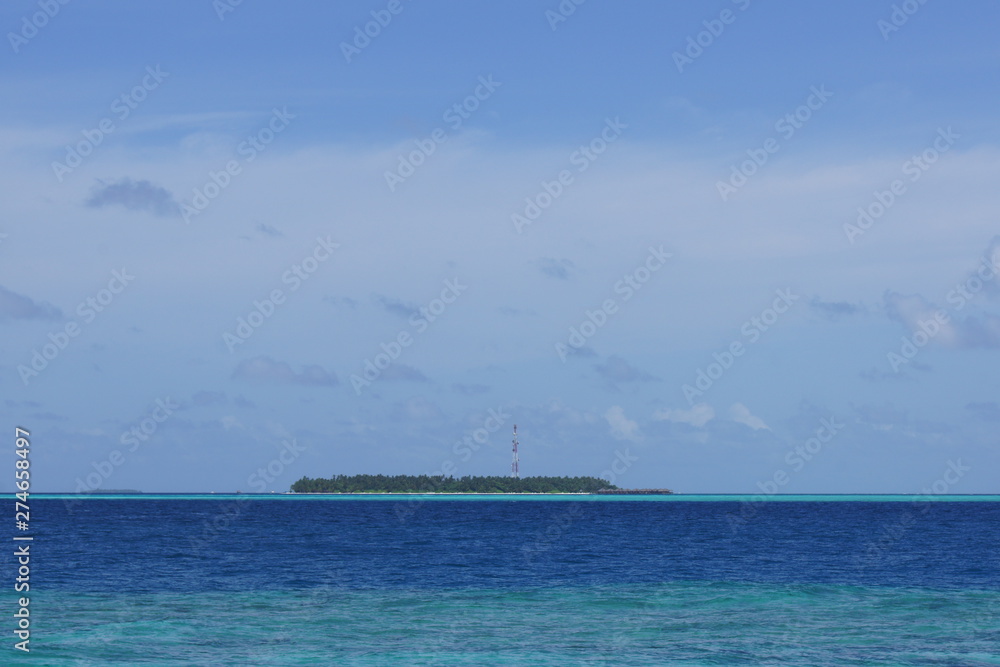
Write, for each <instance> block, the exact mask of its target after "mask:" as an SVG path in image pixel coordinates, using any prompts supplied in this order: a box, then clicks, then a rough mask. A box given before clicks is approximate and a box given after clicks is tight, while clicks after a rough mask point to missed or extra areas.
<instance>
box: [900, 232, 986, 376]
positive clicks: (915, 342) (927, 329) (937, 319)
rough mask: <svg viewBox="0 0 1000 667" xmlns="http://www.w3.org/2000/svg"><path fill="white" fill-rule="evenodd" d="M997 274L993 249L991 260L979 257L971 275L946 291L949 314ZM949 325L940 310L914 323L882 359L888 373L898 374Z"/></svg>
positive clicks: (960, 306)
mask: <svg viewBox="0 0 1000 667" xmlns="http://www.w3.org/2000/svg"><path fill="white" fill-rule="evenodd" d="M998 273H1000V248H998V249H996V250H994V252H993V255H992V257H985V256H984V257H981V258H980V261H979V265H978V266H977V267H976V268H975V269H974V270H973V272H972V274H971V275H969V276H968V277H967V278H966V279H965V280H964V281H962V282H960V283H958V284H957V285H955V288H954V289H952V290H950V291H949V292H948V294H947V295H946V297H945V299H946V300H947V302H948V303H949V304H951V305H952V306H953V308H952V311H953V313H952V314H957V313H958V312H959V311H961V310H962V309H963V308H965V306H966V305H967V304H968V303H969V302H970V301H971V300H972V299H973V298H975V296H976V294H978V293H979V292H981V291H982V290H983V289H984V288H985V287H986V283H988V282H989V281H991V280H995V279H996V276H997V274H998ZM950 322H951V315H949V314H948V313H947V312H946V311H945V310H943V309H938V310H936V311H935V312H934V314H933V317H928V318H926V319H919V320H917V327H916V328H915V329H914V330H913V332H912V333H911V334H910V335H909V336H903V337H902V338H901V344H900V347H899V352H888V353H886V360H887V361H888V362H889V366H891V367H892V370H893V371H894V372H896V373H898V372H899V369H900V368H902V367H903V365H904V364H908V363H910V362H911V361H913V359H914V357H916V356H917V354H919V353H920V350H922V349H923V348H924V347H926V346H927V345H928V344H929V343H930V342H931V341H932V340H934V339H935V338H936V337H937V336H938V335H939V334H940V333H941V332H942V331H945V330H946V328H947V325H948V324H949V323H950Z"/></svg>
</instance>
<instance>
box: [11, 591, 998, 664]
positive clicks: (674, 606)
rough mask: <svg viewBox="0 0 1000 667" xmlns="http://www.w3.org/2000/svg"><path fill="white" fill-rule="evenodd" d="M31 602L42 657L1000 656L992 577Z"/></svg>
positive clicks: (648, 660) (251, 660) (888, 660)
mask: <svg viewBox="0 0 1000 667" xmlns="http://www.w3.org/2000/svg"><path fill="white" fill-rule="evenodd" d="M35 604H36V605H37V608H38V609H39V610H40V611H39V612H38V617H37V619H36V622H37V632H38V636H40V637H44V640H43V641H42V642H40V644H39V648H38V649H36V651H35V652H34V653H33V654H32V658H33V660H32V661H31V664H36V665H38V664H74V665H103V664H110V663H117V664H144V663H146V661H151V662H153V663H155V664H193V665H213V664H215V665H308V664H317V665H359V666H360V665H624V666H628V665H668V664H669V665H738V664H757V665H997V664H1000V650H998V647H1000V593H998V592H996V591H963V590H931V589H919V588H882V587H867V588H866V587H854V586H817V585H805V586H777V585H760V584H736V583H728V582H682V583H670V584H653V585H642V586H610V587H579V588H576V587H573V588H558V589H535V590H530V591H517V590H514V591H511V590H490V589H486V590H476V591H463V590H445V591H420V590H395V591H356V590H349V591H345V590H340V589H336V588H317V589H313V590H308V591H288V592H275V591H266V592H245V593H235V594H234V593H207V594H201V593H189V594H176V593H164V594H147V595H113V594H110V595H94V594H77V595H59V596H54V595H51V594H47V595H39V596H38V597H37V600H36V603H35ZM23 664H28V662H27V661H26V662H24V663H23Z"/></svg>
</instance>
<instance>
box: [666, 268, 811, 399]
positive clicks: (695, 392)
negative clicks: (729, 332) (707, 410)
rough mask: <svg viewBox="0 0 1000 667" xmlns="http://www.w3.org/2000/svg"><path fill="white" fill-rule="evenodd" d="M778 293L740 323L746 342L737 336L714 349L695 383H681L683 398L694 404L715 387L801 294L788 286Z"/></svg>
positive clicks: (697, 375)
mask: <svg viewBox="0 0 1000 667" xmlns="http://www.w3.org/2000/svg"><path fill="white" fill-rule="evenodd" d="M774 293H775V294H776V295H777V296H776V298H775V299H774V301H773V302H772V303H771V306H770V307H768V308H765V309H764V310H762V311H761V312H760V314H759V315H755V316H754V317H751V318H750V319H749V320H747V321H746V322H744V323H743V325H742V326H741V327H740V333H741V334H742V335H743V338H745V339H746V341H747V344H746V345H745V344H744V343H743V340H742V339H739V338H737V339H736V340H734V341H733V342H731V343H730V344H729V345H728V346H727V347H726V349H725V350H723V351H722V352H713V353H712V358H713V359H715V361H713V362H711V363H709V364H708V366H707V367H706V368H704V369H702V368H699V369H698V371H697V373H696V374H695V380H694V384H693V385H692V384H685V385H684V386H682V387H681V391H683V392H684V398H686V399H687V401H688V405H689V406H690V407H694V404H695V400H696V399H699V398H700V397H702V396H704V395H705V392H706V391H708V390H709V389H711V388H712V385H714V384H715V383H716V382H717V381H718V380H719V378H721V377H722V376H723V375H725V373H726V371H728V370H729V369H730V368H732V367H733V364H734V363H736V359H737V358H739V357H742V356H743V355H744V354H745V353H746V351H747V345H752V344H754V343H756V342H757V341H759V340H760V338H761V336H763V335H764V333H765V332H766V331H768V330H769V329H770V328H771V327H772V326H774V324H775V323H776V322H777V321H778V319H779V318H780V317H781V316H782V315H783V314H785V313H787V312H788V311H789V309H790V308H791V307H792V305H793V304H794V303H795V302H796V301H798V300H799V295H798V294H792V291H791V290H790V289H788V288H785V289H783V290H780V289H779V290H775V292H774Z"/></svg>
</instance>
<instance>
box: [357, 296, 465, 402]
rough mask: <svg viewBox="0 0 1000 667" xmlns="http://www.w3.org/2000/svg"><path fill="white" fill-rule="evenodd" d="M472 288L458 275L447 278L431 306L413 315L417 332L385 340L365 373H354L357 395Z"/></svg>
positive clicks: (410, 323)
mask: <svg viewBox="0 0 1000 667" xmlns="http://www.w3.org/2000/svg"><path fill="white" fill-rule="evenodd" d="M468 287H469V286H468V285H463V284H462V283H461V282H459V279H458V278H455V279H454V280H445V281H444V289H442V290H441V294H440V295H439V296H438V297H437V298H435V299H431V301H430V302H428V303H427V305H425V306H420V308H419V309H418V312H417V313H414V314H413V315H411V316H410V319H409V325H410V327H411V328H412V329H413V332H414V333H412V334H411V333H410V332H409V331H408V330H406V329H403V330H402V331H400V332H399V333H398V334H397V335H396V337H395V338H393V339H392V340H390V341H389V342H388V343H381V344H380V345H379V347H380V348H381V349H382V351H381V352H379V353H378V354H376V355H375V356H374V358H372V359H365V361H364V370H363V371H362V372H361V375H358V374H357V373H354V374H353V375H351V386H352V387H354V393H355V395H357V396H360V395H361V390H362V389H365V388H367V387H370V386H371V384H372V383H373V382H375V380H377V379H378V378H379V377H380V376H381V375H382V372H383V371H385V369H387V368H388V367H389V366H391V365H392V362H394V361H396V360H397V359H399V357H400V355H402V353H403V350H405V349H406V348H408V347H409V346H411V345H413V341H414V340H415V337H414V336H419V335H420V334H422V333H423V332H425V331H427V329H428V327H430V325H431V324H432V323H434V322H436V321H437V320H438V319H439V318H440V317H441V316H442V315H443V314H444V313H445V311H447V310H448V306H450V305H451V304H453V303H455V301H457V300H458V297H459V296H461V294H462V293H463V292H464V291H465V290H466V289H468Z"/></svg>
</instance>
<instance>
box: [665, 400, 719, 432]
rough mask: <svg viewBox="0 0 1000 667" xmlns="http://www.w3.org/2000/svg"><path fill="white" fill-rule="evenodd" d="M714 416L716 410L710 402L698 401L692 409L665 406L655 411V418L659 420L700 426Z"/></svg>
mask: <svg viewBox="0 0 1000 667" xmlns="http://www.w3.org/2000/svg"><path fill="white" fill-rule="evenodd" d="M714 417H715V410H713V409H712V406H710V405H709V404H708V403H698V404H697V405H695V406H694V407H692V408H691V409H690V410H671V409H669V408H665V409H663V410H657V411H656V412H654V413H653V419H655V420H657V421H668V422H676V423H680V424H690V425H691V426H699V427H700V426H704V425H705V424H707V423H708V422H710V421H711V420H712V419H713V418H714Z"/></svg>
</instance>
